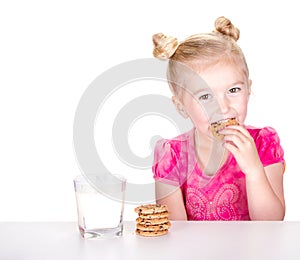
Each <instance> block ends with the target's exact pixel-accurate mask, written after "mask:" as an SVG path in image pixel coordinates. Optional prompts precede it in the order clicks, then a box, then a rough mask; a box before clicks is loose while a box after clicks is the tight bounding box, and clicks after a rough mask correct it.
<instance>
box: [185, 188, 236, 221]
mask: <svg viewBox="0 0 300 260" xmlns="http://www.w3.org/2000/svg"><path fill="white" fill-rule="evenodd" d="M239 197H240V196H239V188H238V186H237V185H235V184H224V185H223V186H222V187H220V189H219V190H218V191H217V193H216V194H215V195H214V196H212V198H211V199H209V197H208V195H205V194H204V193H203V192H202V191H201V190H200V189H198V188H195V187H188V188H187V192H186V210H187V213H188V215H189V216H190V218H189V219H191V220H239V217H238V216H239V214H237V212H236V211H237V210H236V209H235V207H234V204H235V203H237V202H238V200H239Z"/></svg>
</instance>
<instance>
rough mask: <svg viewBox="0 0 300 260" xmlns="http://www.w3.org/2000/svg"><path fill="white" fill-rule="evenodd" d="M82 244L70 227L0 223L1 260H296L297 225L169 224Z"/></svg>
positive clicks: (130, 225)
mask: <svg viewBox="0 0 300 260" xmlns="http://www.w3.org/2000/svg"><path fill="white" fill-rule="evenodd" d="M134 229H135V223H134V222H127V223H126V224H125V231H124V235H123V237H120V238H113V239H108V240H84V239H83V238H81V237H80V235H79V232H78V230H77V225H76V223H73V222H40V223H39V222H36V223H27V222H24V223H20V222H17V223H16V222H3V223H0V259H1V260H18V259H20V260H27V259H28V260H35V259H38V260H44V259H51V260H56V259H64V260H67V259H72V260H77V259H81V260H82V259H98V260H100V259H108V260H110V259H164V260H168V259H172V260H173V259H182V260H189V259H203V260H212V259H218V260H219V259H222V260H227V259H228V260H232V259H239V260H245V259H253V260H257V259H264V260H268V259H271V260H275V259H280V260H283V259H287V260H292V259H297V260H299V259H300V235H299V233H300V222H192V221H189V222H186V221H173V222H172V227H171V229H170V231H169V234H167V235H165V236H161V237H154V238H146V237H140V236H136V235H134Z"/></svg>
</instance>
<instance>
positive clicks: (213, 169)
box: [194, 128, 228, 176]
mask: <svg viewBox="0 0 300 260" xmlns="http://www.w3.org/2000/svg"><path fill="white" fill-rule="evenodd" d="M194 136H195V138H194V143H195V154H196V157H197V161H198V166H199V168H200V169H201V170H202V172H203V173H204V174H205V175H210V176H212V175H215V174H216V173H217V171H218V170H219V169H220V168H221V167H222V165H223V164H224V162H225V161H226V159H227V157H228V151H227V150H226V149H225V148H224V147H223V145H222V142H220V141H216V140H213V139H210V138H201V137H199V134H198V132H197V128H195V135H194Z"/></svg>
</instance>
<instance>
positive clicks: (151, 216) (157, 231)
mask: <svg viewBox="0 0 300 260" xmlns="http://www.w3.org/2000/svg"><path fill="white" fill-rule="evenodd" d="M135 212H136V213H138V215H139V217H138V218H137V219H136V231H135V232H136V234H137V235H141V236H145V237H156V236H162V235H165V234H167V233H168V230H169V228H170V226H171V223H170V221H169V212H168V208H167V206H165V205H161V204H147V205H142V206H139V207H136V208H135Z"/></svg>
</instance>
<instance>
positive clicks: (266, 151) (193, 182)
mask: <svg viewBox="0 0 300 260" xmlns="http://www.w3.org/2000/svg"><path fill="white" fill-rule="evenodd" d="M247 130H248V131H249V133H250V134H251V136H252V137H253V138H254V140H255V143H256V147H257V151H258V154H259V156H260V159H261V162H262V164H263V165H264V166H267V165H270V164H274V163H278V162H280V163H284V152H283V149H282V147H281V146H280V140H279V137H278V135H277V133H276V131H275V130H274V129H273V128H271V127H265V128H262V129H258V128H253V127H247ZM194 132H195V129H192V130H190V131H189V132H187V133H184V134H182V135H180V136H178V137H176V138H174V139H170V140H167V139H162V140H160V141H158V142H157V144H156V147H155V151H154V164H153V167H152V170H153V174H154V178H155V179H156V180H158V181H161V182H164V183H167V184H171V185H175V186H178V187H180V188H181V191H182V194H183V198H184V203H185V208H186V212H187V217H188V220H250V217H249V212H248V203H247V194H246V185H245V174H244V173H243V172H242V171H241V170H240V168H239V166H238V165H237V162H236V160H235V158H234V157H233V155H232V154H229V155H228V157H227V160H226V162H225V163H224V164H223V166H221V168H220V169H219V170H218V172H217V173H216V174H215V175H213V176H207V175H204V174H203V173H202V171H201V170H200V168H199V167H198V163H197V159H196V155H195V148H194Z"/></svg>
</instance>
